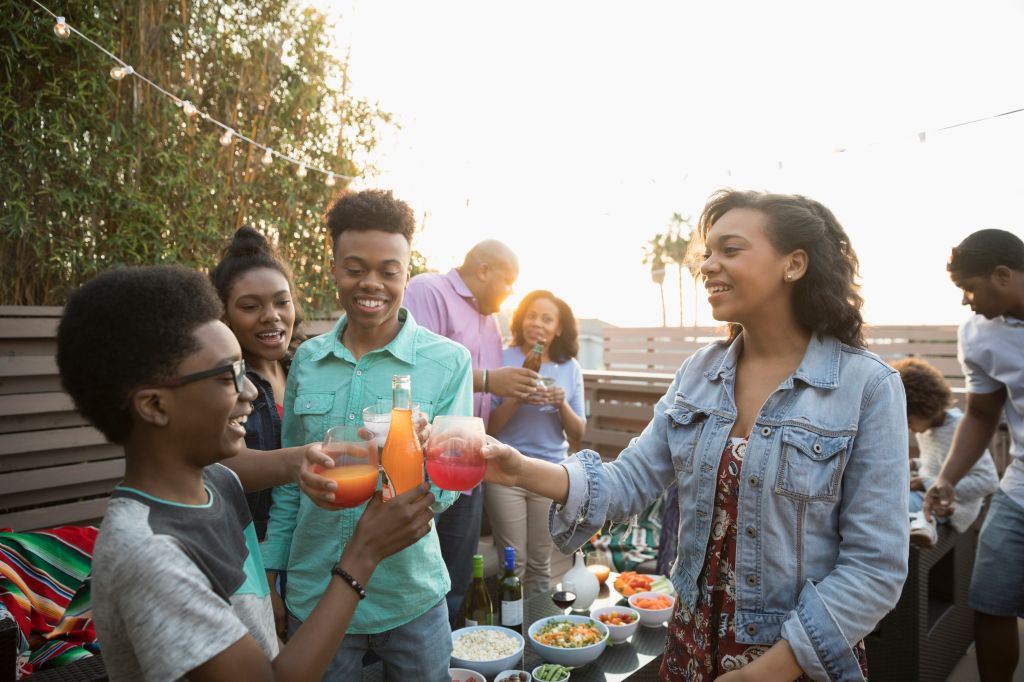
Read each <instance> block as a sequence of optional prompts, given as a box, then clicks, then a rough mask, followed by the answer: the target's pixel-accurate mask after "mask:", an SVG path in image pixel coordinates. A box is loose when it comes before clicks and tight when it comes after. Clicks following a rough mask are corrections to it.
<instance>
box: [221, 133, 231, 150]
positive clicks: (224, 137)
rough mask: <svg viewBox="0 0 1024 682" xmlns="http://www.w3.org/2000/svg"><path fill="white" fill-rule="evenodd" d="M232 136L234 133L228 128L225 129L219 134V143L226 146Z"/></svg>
mask: <svg viewBox="0 0 1024 682" xmlns="http://www.w3.org/2000/svg"><path fill="white" fill-rule="evenodd" d="M233 137H234V135H233V134H232V133H231V131H230V130H225V131H224V134H223V135H221V136H220V143H221V144H222V145H224V146H225V147H227V146H228V145H229V144H231V138H233Z"/></svg>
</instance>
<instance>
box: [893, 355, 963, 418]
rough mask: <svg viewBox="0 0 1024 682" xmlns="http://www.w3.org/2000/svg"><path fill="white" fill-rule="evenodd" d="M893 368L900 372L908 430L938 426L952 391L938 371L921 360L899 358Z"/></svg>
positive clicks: (951, 400)
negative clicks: (905, 401) (905, 399)
mask: <svg viewBox="0 0 1024 682" xmlns="http://www.w3.org/2000/svg"><path fill="white" fill-rule="evenodd" d="M892 366H893V368H894V369H895V370H896V371H897V372H899V373H900V379H902V380H903V390H904V392H905V393H906V394H907V426H908V427H909V428H910V430H911V431H913V432H914V433H921V432H923V431H927V430H928V429H930V428H932V427H933V426H936V425H937V424H941V423H942V419H943V416H944V415H945V413H946V408H947V407H949V406H950V405H952V404H953V392H952V391H950V390H949V384H947V383H946V380H945V378H943V376H942V374H940V373H939V370H937V369H936V368H935V367H934V366H932V365H930V364H929V363H928V362H926V361H924V360H922V359H921V358H902V359H900V360H897V361H896V362H894V363H892Z"/></svg>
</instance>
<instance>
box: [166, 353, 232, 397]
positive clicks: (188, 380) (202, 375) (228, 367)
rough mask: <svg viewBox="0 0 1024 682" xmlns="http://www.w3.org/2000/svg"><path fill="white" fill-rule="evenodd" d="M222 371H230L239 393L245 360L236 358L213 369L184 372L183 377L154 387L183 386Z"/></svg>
mask: <svg viewBox="0 0 1024 682" xmlns="http://www.w3.org/2000/svg"><path fill="white" fill-rule="evenodd" d="M224 372H231V378H232V379H234V380H235V390H236V391H237V392H239V393H241V392H242V388H244V387H245V360H236V361H235V362H232V363H231V364H230V365H222V366H220V367H214V368H213V369H206V370H203V371H202V372H196V373H194V374H186V375H185V376H183V377H176V378H174V379H170V380H168V381H165V382H164V383H162V384H159V385H158V386H156V387H155V388H173V387H175V386H184V385H185V384H191V383H192V382H193V381H199V380H200V379H206V378H208V377H215V376H217V375H218V374H223V373H224Z"/></svg>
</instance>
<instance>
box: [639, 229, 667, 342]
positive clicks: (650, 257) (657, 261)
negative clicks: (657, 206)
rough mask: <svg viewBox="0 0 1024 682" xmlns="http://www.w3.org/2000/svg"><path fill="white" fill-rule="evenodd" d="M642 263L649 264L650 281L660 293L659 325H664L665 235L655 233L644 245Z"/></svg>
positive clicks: (665, 323) (665, 324)
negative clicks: (656, 286)
mask: <svg viewBox="0 0 1024 682" xmlns="http://www.w3.org/2000/svg"><path fill="white" fill-rule="evenodd" d="M643 264H644V265H648V264H649V265H650V266H651V281H652V282H654V283H655V284H657V285H658V292H659V293H660V294H661V326H662V327H666V326H668V325H667V322H666V317H665V235H663V234H656V235H654V236H653V237H651V239H650V240H648V242H647V243H646V244H645V245H644V259H643Z"/></svg>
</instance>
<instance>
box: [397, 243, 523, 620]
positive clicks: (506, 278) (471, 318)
mask: <svg viewBox="0 0 1024 682" xmlns="http://www.w3.org/2000/svg"><path fill="white" fill-rule="evenodd" d="M518 276H519V261H518V260H517V259H516V256H515V254H514V253H513V252H512V250H511V249H509V248H508V246H506V245H505V244H502V243H501V242H499V241H495V240H487V241H483V242H480V243H479V244H477V245H476V246H474V247H473V248H472V249H470V251H469V253H467V254H466V257H465V260H463V262H462V265H460V266H459V267H457V268H454V269H452V270H451V271H450V272H448V273H446V274H444V275H441V274H437V273H426V274H422V275H417V276H416V277H413V278H412V279H411V280H409V285H408V287H407V289H406V291H405V302H404V305H405V307H406V308H408V309H409V311H410V312H411V313H412V316H413V317H414V318H415V319H416V322H417V323H418V324H419V325H420V326H422V327H426V328H427V329H429V330H431V331H432V332H435V333H437V334H441V335H442V336H446V337H448V338H449V339H451V340H452V341H456V342H457V343H460V344H462V345H463V346H465V347H466V348H467V349H469V353H470V355H471V357H472V362H473V391H474V393H473V414H475V415H476V416H478V417H482V418H483V420H484V422H485V423H486V422H487V418H488V417H489V416H490V413H491V397H490V395H489V394H493V395H498V396H502V397H519V398H526V397H527V396H529V395H531V394H532V393H533V392H534V391H535V390H536V380H537V378H538V377H537V374H536V373H535V372H532V371H530V370H528V369H523V368H522V367H502V366H501V353H502V348H501V330H500V329H499V327H498V320H497V317H496V316H495V313H497V312H498V309H499V308H500V307H501V304H502V302H503V301H504V300H505V299H506V298H508V296H509V294H511V293H512V285H513V283H515V281H516V278H517V277H518ZM482 513H483V490H482V489H481V488H476V489H475V490H473V491H471V492H468V493H463V494H462V496H460V497H459V499H458V500H457V501H456V502H455V504H453V505H452V506H451V507H449V508H448V509H447V510H446V511H445V512H444V513H443V514H439V515H437V517H436V518H435V524H436V526H437V535H438V539H439V540H440V542H441V554H442V556H443V557H444V562H445V565H446V566H447V567H448V573H449V575H450V576H451V582H452V588H451V592H449V593H448V595H447V601H448V616H449V618H450V619H451V624H452V627H453V628H454V627H455V626H456V624H457V620H458V618H459V610H460V609H461V607H462V600H463V598H464V597H465V595H466V591H467V590H468V589H469V584H470V580H471V579H472V561H473V554H475V553H476V550H477V544H478V540H479V538H480V516H481V514H482Z"/></svg>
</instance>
